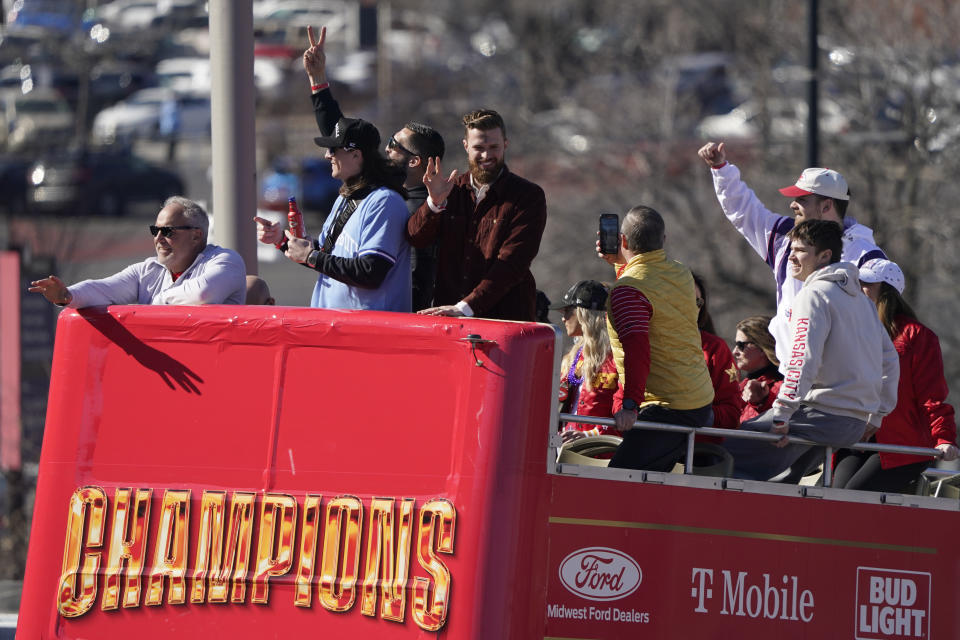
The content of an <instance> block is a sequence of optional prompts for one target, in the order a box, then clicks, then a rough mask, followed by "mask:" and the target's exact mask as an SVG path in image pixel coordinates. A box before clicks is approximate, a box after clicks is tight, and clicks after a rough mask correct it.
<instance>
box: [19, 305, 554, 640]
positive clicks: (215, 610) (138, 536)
mask: <svg viewBox="0 0 960 640" xmlns="http://www.w3.org/2000/svg"><path fill="white" fill-rule="evenodd" d="M469 334H478V335H481V336H482V338H483V339H487V340H493V341H495V342H494V343H489V344H480V345H477V347H476V349H473V348H472V344H471V343H470V342H468V341H464V340H463V338H465V337H466V336H467V335H469ZM553 342H554V334H553V332H552V331H551V330H550V328H549V327H544V326H540V325H528V324H520V323H500V322H489V321H486V322H485V321H478V320H472V321H471V320H465V321H457V322H451V321H448V320H442V319H441V320H435V319H426V318H420V317H418V316H413V315H408V314H388V313H350V312H331V311H321V310H306V309H283V308H275V309H269V310H268V309H266V308H264V307H259V308H257V307H204V308H154V307H113V308H110V309H108V310H107V311H106V312H105V311H103V310H89V311H83V312H80V313H77V312H65V313H64V314H62V315H61V318H60V324H59V328H58V338H57V345H56V349H55V355H54V368H53V381H52V384H51V395H50V403H49V407H50V408H49V410H48V417H47V427H46V434H45V442H44V449H43V453H42V456H41V464H40V479H39V483H38V489H37V497H36V508H35V512H34V521H33V528H32V534H31V541H30V550H29V554H28V566H27V575H26V580H25V583H24V592H23V604H22V607H21V615H20V620H19V630H18V637H22V638H35V637H60V638H81V637H133V636H136V637H143V638H151V637H167V636H169V635H170V634H171V633H177V634H179V635H180V636H182V637H186V638H202V637H208V636H210V635H211V634H215V635H217V636H227V635H237V636H243V637H246V636H249V635H258V636H268V637H280V636H283V637H288V636H290V637H300V636H306V635H308V634H314V635H315V634H317V633H324V634H332V635H340V634H343V635H346V634H353V635H356V636H358V637H378V638H409V637H421V636H423V635H434V634H435V633H436V632H440V633H441V634H443V635H445V636H447V637H451V638H485V637H515V638H521V637H529V636H530V633H531V632H536V631H537V630H539V627H540V620H538V619H536V618H533V619H531V616H529V614H528V612H529V608H530V607H529V603H530V601H531V599H532V600H534V601H537V602H542V598H543V593H544V592H545V589H546V577H545V576H544V575H543V574H542V568H543V567H544V566H545V564H546V547H545V545H542V544H541V545H539V546H536V547H535V548H533V549H531V547H530V546H529V545H531V544H532V541H533V540H542V539H543V537H544V535H545V522H546V512H547V505H548V502H549V501H548V499H547V496H548V492H547V490H548V484H547V482H546V476H545V474H544V466H545V465H544V460H543V453H542V452H543V451H544V450H545V448H546V434H547V427H546V424H547V422H548V420H549V406H550V402H549V399H550V398H549V394H550V388H551V381H552V364H553V360H552V358H553ZM478 361H479V362H480V364H479V365H478V364H477V362H478ZM518 381H519V382H518ZM531 425H536V428H532V427H531ZM534 455H536V456H537V457H538V458H539V464H536V465H535V464H532V463H531V462H530V459H531V457H532V456H534ZM218 514H219V515H218ZM218 517H219V520H218ZM521 545H522V546H521ZM538 570H539V571H540V573H539V575H535V574H537V571H538ZM311 576H312V577H311ZM521 580H522V581H524V582H525V583H526V584H529V585H533V586H534V587H535V588H534V589H533V590H532V591H530V592H528V591H526V590H525V591H523V592H522V598H524V599H523V600H518V597H517V596H516V595H514V594H513V593H512V590H511V588H510V587H511V585H515V584H518V583H519V582H520V581H521Z"/></svg>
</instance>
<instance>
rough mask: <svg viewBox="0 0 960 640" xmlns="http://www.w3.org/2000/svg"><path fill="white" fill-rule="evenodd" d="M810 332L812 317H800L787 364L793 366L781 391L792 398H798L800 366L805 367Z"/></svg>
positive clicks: (785, 378) (784, 380)
mask: <svg viewBox="0 0 960 640" xmlns="http://www.w3.org/2000/svg"><path fill="white" fill-rule="evenodd" d="M809 333H810V319H809V318H800V319H798V320H797V326H796V329H795V331H794V334H793V346H792V347H791V351H790V360H789V361H788V362H787V366H788V367H791V369H789V370H788V371H787V375H786V376H785V377H784V379H783V385H782V386H781V387H780V393H781V394H782V395H783V396H784V397H786V398H789V399H790V400H796V399H797V389H798V388H799V386H800V368H801V367H803V363H804V354H805V353H806V351H807V337H808V334H809Z"/></svg>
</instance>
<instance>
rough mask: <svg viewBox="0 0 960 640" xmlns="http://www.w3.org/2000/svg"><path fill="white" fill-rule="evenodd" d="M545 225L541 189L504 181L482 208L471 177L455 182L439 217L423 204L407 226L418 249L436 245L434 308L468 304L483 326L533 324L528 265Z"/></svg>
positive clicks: (506, 175) (505, 177)
mask: <svg viewBox="0 0 960 640" xmlns="http://www.w3.org/2000/svg"><path fill="white" fill-rule="evenodd" d="M546 223H547V201H546V197H545V196H544V193H543V189H541V188H540V187H539V186H537V185H536V184H534V183H532V182H530V181H529V180H524V179H523V178H521V177H520V176H518V175H515V174H513V173H510V171H509V170H508V169H506V168H504V170H503V173H502V174H501V175H500V176H499V177H498V178H497V179H496V181H495V182H494V183H493V184H492V185H490V190H489V191H488V192H487V193H486V195H485V196H484V197H483V199H482V200H481V201H480V203H479V204H478V203H477V202H476V196H475V194H474V190H473V188H472V187H471V185H470V175H469V174H466V175H463V176H460V177H459V178H457V180H456V183H455V184H454V187H453V190H452V191H451V192H450V195H449V196H447V208H446V209H445V210H444V211H441V212H440V213H436V212H434V211H433V210H431V209H430V206H429V204H427V203H424V204H423V205H422V206H421V207H420V208H419V209H417V211H415V212H414V214H413V215H412V216H410V219H409V220H408V221H407V236H408V238H409V240H410V244H411V245H413V246H414V247H417V248H420V247H426V246H429V245H430V244H431V243H433V242H434V241H435V240H436V241H437V243H438V256H437V260H438V268H437V286H436V290H435V292H434V303H435V304H436V305H448V304H456V303H457V302H460V301H461V300H464V301H465V302H466V303H467V304H468V305H470V308H471V309H472V310H473V313H474V315H476V316H478V317H481V318H496V319H500V320H529V321H532V320H534V318H535V309H536V295H537V293H536V282H535V281H534V278H533V274H532V273H531V272H530V263H532V262H533V259H534V257H535V256H536V255H537V252H538V251H539V250H540V238H541V237H542V236H543V229H544V227H545V226H546Z"/></svg>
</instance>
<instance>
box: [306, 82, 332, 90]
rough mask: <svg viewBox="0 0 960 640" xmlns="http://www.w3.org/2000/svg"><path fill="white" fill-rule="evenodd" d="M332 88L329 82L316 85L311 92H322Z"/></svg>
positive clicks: (311, 87)
mask: <svg viewBox="0 0 960 640" xmlns="http://www.w3.org/2000/svg"><path fill="white" fill-rule="evenodd" d="M329 86H330V83H329V82H324V83H323V84H315V85H311V86H310V91H322V90H323V89H327V88H328V87H329Z"/></svg>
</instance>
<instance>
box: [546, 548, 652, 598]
mask: <svg viewBox="0 0 960 640" xmlns="http://www.w3.org/2000/svg"><path fill="white" fill-rule="evenodd" d="M642 580H643V571H641V570H640V565H638V564H637V562H636V560H634V559H633V558H631V557H630V556H628V555H627V554H625V553H623V552H622V551H617V550H616V549H610V548H609V547H589V548H587V549H579V550H577V551H574V552H573V553H571V554H570V555H568V556H567V557H566V558H564V559H563V562H561V563H560V582H562V583H563V586H564V587H566V588H567V590H568V591H570V592H571V593H573V594H576V595H578V596H580V597H581V598H586V599H587V600H619V599H620V598H625V597H626V596H628V595H630V594H631V593H633V592H634V591H636V590H637V587H639V586H640V582H641V581H642Z"/></svg>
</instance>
